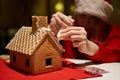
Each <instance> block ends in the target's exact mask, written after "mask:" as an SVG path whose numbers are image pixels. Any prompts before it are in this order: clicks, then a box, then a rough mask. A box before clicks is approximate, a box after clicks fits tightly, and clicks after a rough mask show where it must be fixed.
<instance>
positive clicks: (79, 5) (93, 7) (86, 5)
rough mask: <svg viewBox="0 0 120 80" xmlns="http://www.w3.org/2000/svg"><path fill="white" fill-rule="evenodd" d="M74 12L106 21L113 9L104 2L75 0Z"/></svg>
mask: <svg viewBox="0 0 120 80" xmlns="http://www.w3.org/2000/svg"><path fill="white" fill-rule="evenodd" d="M75 6H76V9H75V12H76V13H81V14H88V15H92V16H96V17H98V18H100V19H102V20H103V21H107V20H108V19H109V17H110V15H111V14H112V12H113V7H112V6H111V5H110V4H109V3H108V2H106V1H104V0H75Z"/></svg>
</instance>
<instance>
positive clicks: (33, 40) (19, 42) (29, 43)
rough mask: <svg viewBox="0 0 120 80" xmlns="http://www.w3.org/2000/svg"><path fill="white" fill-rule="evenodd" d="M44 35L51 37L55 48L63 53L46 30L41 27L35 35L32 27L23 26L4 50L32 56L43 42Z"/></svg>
mask: <svg viewBox="0 0 120 80" xmlns="http://www.w3.org/2000/svg"><path fill="white" fill-rule="evenodd" d="M46 34H48V35H49V36H51V39H52V40H53V41H54V42H55V44H56V46H57V47H58V48H59V49H60V50H61V51H64V49H63V48H62V46H61V45H60V44H59V42H58V41H57V39H55V37H54V36H53V35H52V34H51V32H50V31H49V30H48V28H45V27H42V28H40V29H38V31H37V32H36V34H32V27H25V26H23V27H22V28H20V29H19V30H18V32H17V33H16V34H15V36H14V37H13V39H12V40H11V41H10V42H9V43H8V45H7V46H6V49H8V50H12V51H16V52H20V53H23V54H27V55H32V54H33V53H34V52H35V50H36V49H37V48H38V46H39V45H40V44H41V43H42V42H43V40H44V38H45V36H46Z"/></svg>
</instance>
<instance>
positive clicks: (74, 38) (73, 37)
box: [70, 35, 87, 42]
mask: <svg viewBox="0 0 120 80" xmlns="http://www.w3.org/2000/svg"><path fill="white" fill-rule="evenodd" d="M70 38H71V41H72V42H76V41H83V40H85V39H86V38H87V37H86V36H85V35H71V37H70Z"/></svg>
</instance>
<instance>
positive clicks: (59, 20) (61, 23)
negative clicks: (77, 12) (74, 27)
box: [53, 14, 69, 28]
mask: <svg viewBox="0 0 120 80" xmlns="http://www.w3.org/2000/svg"><path fill="white" fill-rule="evenodd" d="M53 17H54V19H55V20H56V22H57V24H58V26H59V27H60V28H66V27H69V26H68V25H66V24H65V23H64V22H63V21H62V20H61V19H60V18H59V16H58V15H57V14H54V15H53Z"/></svg>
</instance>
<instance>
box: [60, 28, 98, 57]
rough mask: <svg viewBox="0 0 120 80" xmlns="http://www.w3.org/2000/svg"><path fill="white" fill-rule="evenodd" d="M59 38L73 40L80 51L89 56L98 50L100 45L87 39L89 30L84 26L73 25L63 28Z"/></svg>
mask: <svg viewBox="0 0 120 80" xmlns="http://www.w3.org/2000/svg"><path fill="white" fill-rule="evenodd" d="M59 39H61V40H71V41H72V42H73V46H74V47H76V48H77V49H78V51H80V52H81V53H85V54H88V55H89V56H93V55H94V54H95V53H96V52H97V51H98V46H97V45H96V44H95V43H93V42H92V41H90V40H88V39H87V32H86V31H85V29H84V28H83V27H76V26H73V27H68V28H65V29H61V31H60V33H59Z"/></svg>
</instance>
